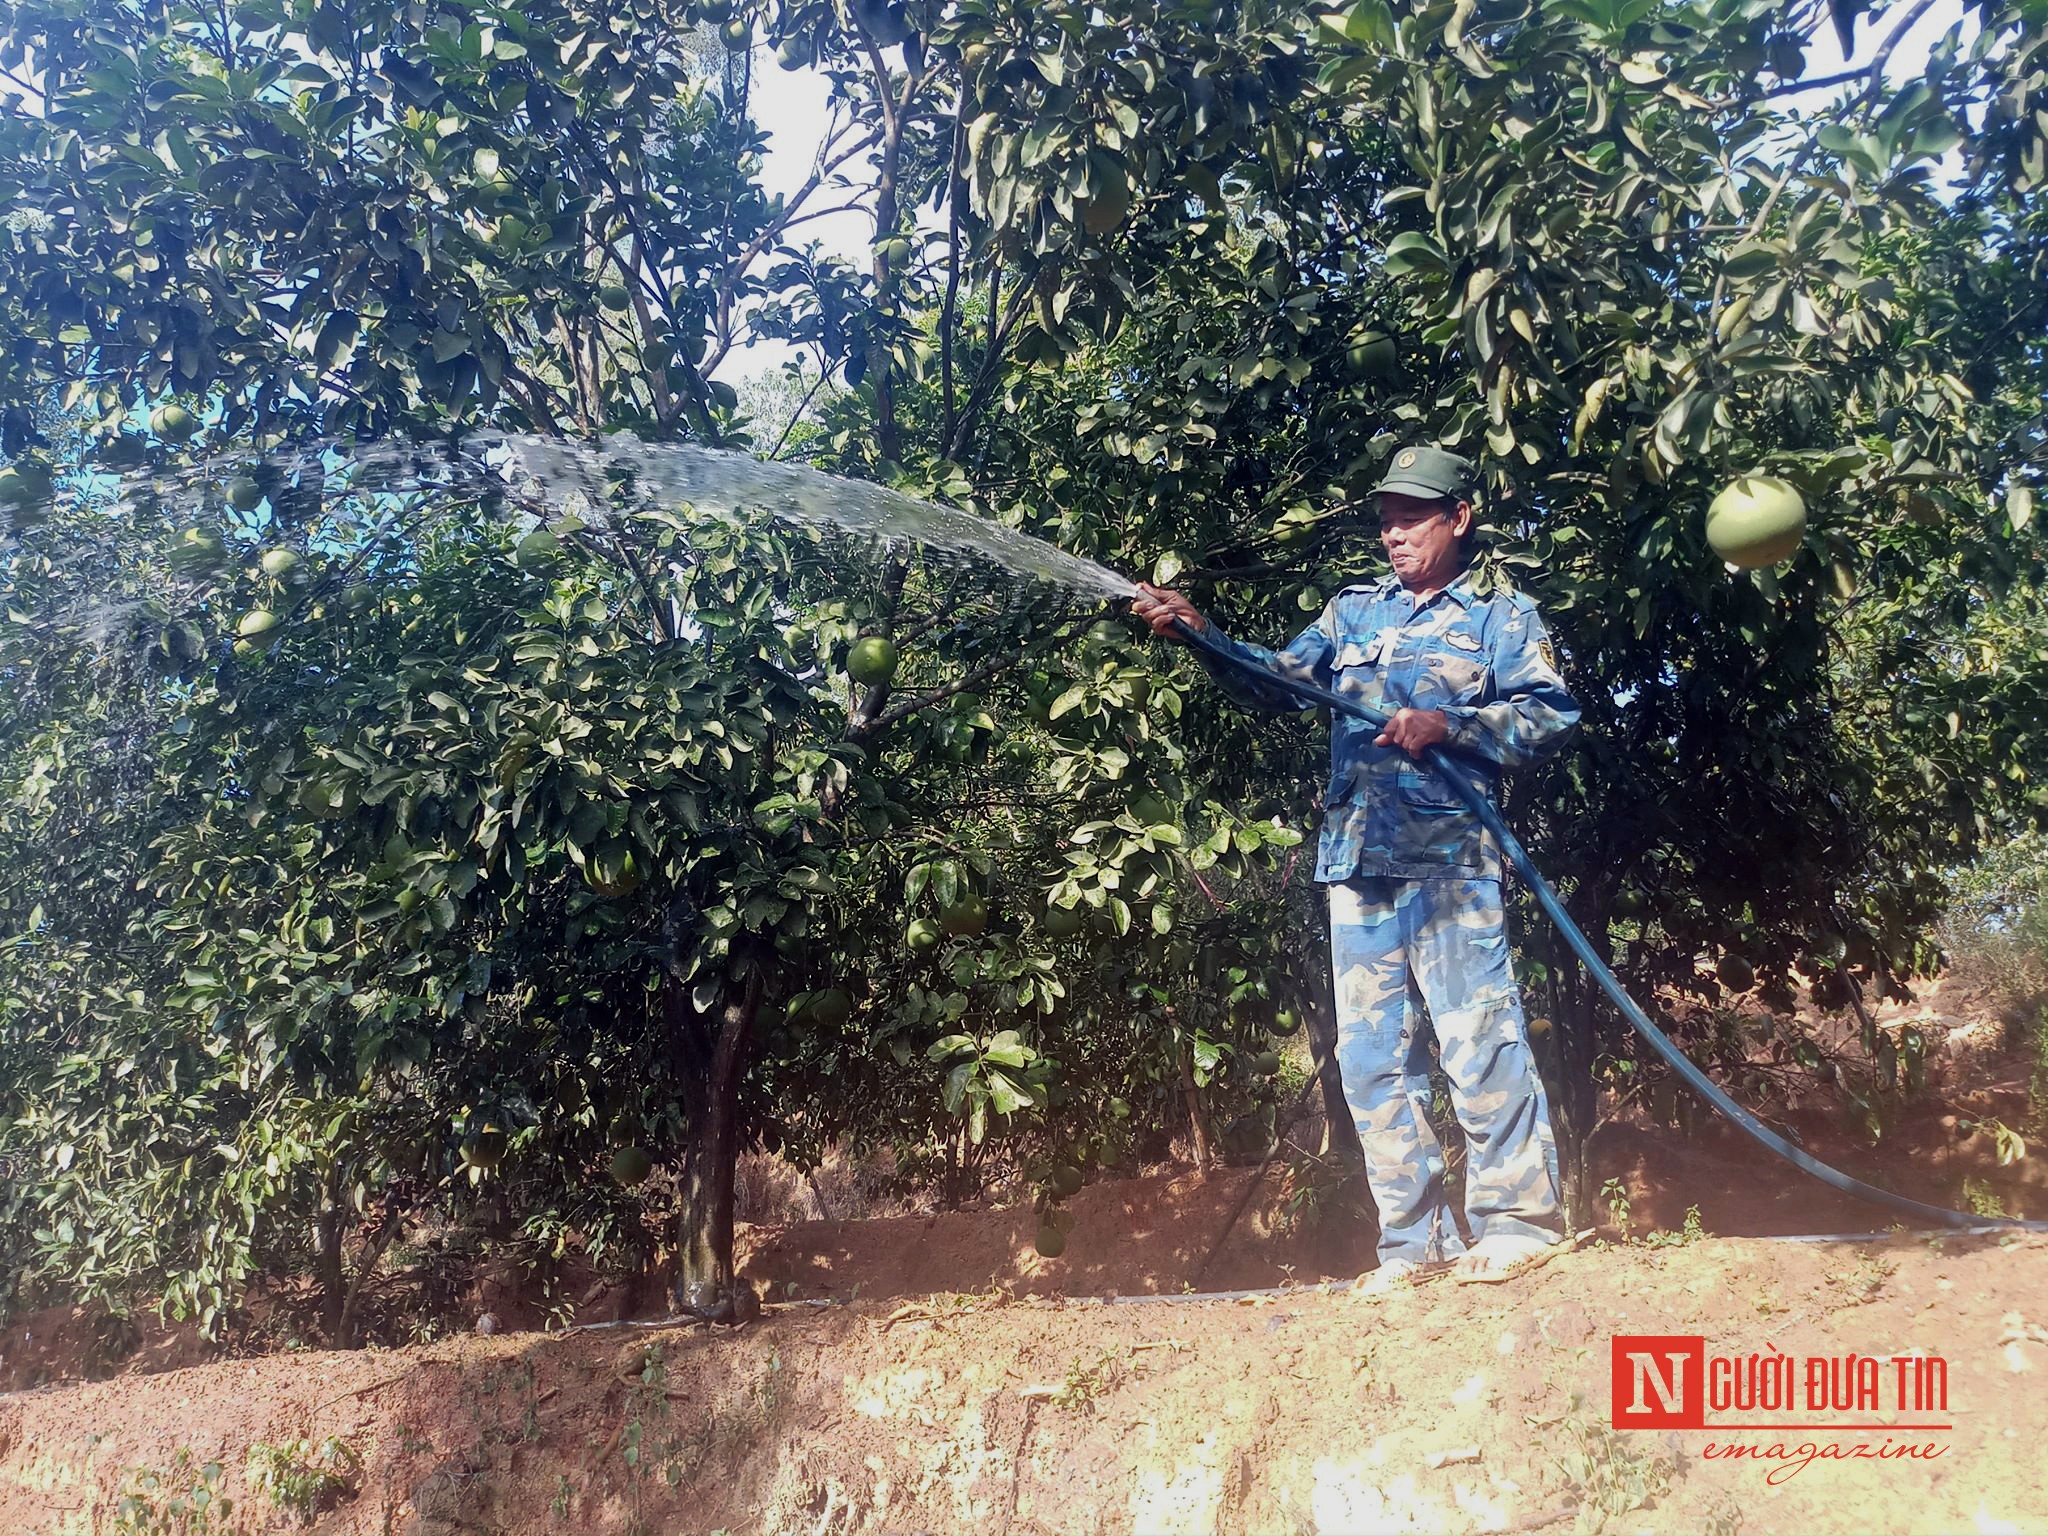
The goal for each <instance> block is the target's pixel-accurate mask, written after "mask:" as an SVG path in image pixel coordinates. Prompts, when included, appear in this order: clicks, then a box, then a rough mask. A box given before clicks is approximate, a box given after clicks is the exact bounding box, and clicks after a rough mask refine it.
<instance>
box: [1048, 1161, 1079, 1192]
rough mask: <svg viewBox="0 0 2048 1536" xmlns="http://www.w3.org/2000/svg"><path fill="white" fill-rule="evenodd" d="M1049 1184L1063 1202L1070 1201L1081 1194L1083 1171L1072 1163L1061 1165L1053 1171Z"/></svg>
mask: <svg viewBox="0 0 2048 1536" xmlns="http://www.w3.org/2000/svg"><path fill="white" fill-rule="evenodd" d="M1047 1182H1049V1183H1050V1184H1051V1186H1052V1192H1053V1193H1054V1194H1056V1195H1058V1196H1059V1197H1060V1198H1061V1199H1062V1200H1066V1199H1069V1198H1071V1197H1072V1196H1074V1195H1077V1194H1079V1193H1080V1192H1081V1170H1080V1169H1078V1168H1076V1167H1075V1166H1074V1165H1073V1164H1072V1163H1061V1164H1060V1165H1059V1166H1058V1167H1056V1168H1054V1169H1053V1171H1052V1177H1051V1179H1050V1180H1048V1181H1047Z"/></svg>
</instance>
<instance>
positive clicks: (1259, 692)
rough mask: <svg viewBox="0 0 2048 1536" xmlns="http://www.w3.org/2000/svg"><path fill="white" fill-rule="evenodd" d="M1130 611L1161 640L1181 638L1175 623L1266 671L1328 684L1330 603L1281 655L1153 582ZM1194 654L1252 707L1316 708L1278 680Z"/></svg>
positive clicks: (1332, 642) (1141, 587) (1332, 641)
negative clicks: (1228, 630)
mask: <svg viewBox="0 0 2048 1536" xmlns="http://www.w3.org/2000/svg"><path fill="white" fill-rule="evenodd" d="M1131 607H1132V610H1133V611H1134V612H1135V613H1136V614H1137V615H1138V617H1139V618H1141V619H1143V620H1145V622H1146V623H1148V624H1150V625H1151V626H1152V633H1153V634H1155V635H1158V636H1159V637H1160V638H1161V639H1165V640H1179V639H1180V638H1181V637H1180V635H1179V634H1178V633H1176V631H1175V629H1174V624H1175V622H1176V621H1178V622H1180V623H1182V624H1185V625H1186V626H1187V627H1188V628H1189V629H1192V630H1194V631H1195V632H1196V633H1197V634H1199V635H1202V636H1203V637H1204V638H1206V639H1208V640H1211V641H1213V642H1214V643H1215V644H1217V645H1218V646H1220V647H1222V648H1223V649H1224V650H1226V651H1229V652H1231V653H1232V654H1233V655H1237V656H1242V657H1243V658H1244V659H1245V660H1247V661H1250V662H1253V663H1255V664H1256V665H1257V666H1258V667H1260V668H1261V669H1262V670H1264V671H1268V672H1277V673H1278V674H1279V675H1280V676H1281V677H1287V678H1296V679H1299V680H1300V681H1301V682H1304V683H1308V684H1310V685H1312V686H1314V687H1317V688H1328V687H1329V686H1330V659H1331V657H1332V656H1334V655H1335V654H1336V650H1337V643H1336V636H1335V633H1334V629H1333V625H1332V614H1331V607H1330V605H1325V606H1324V608H1323V611H1322V613H1321V615H1320V616H1319V617H1318V618H1317V619H1316V621H1315V623H1313V624H1311V625H1309V627H1308V628H1307V629H1304V630H1303V631H1302V632H1301V633H1300V634H1298V635H1296V636H1295V637H1294V638H1293V639H1292V640H1290V641H1289V642H1288V643H1287V645H1286V647H1285V648H1284V649H1282V650H1278V651H1272V650H1268V649H1267V648H1266V647H1265V646H1263V645H1250V644H1247V643H1246V642H1244V641H1242V640H1233V639H1231V638H1230V637H1229V636H1228V635H1226V634H1224V633H1223V631H1222V630H1220V629H1218V628H1217V627H1216V626H1215V625H1213V624H1211V623H1210V622H1209V620H1208V619H1207V618H1206V617H1204V616H1203V614H1202V613H1201V611H1200V610H1199V609H1197V608H1196V607H1195V606H1194V604H1192V603H1190V602H1189V601H1188V600H1187V599H1186V598H1185V597H1182V596H1181V595H1180V594H1179V593H1178V592H1174V591H1170V590H1169V589H1167V588H1165V587H1155V586H1153V585H1152V584H1151V583H1149V582H1143V581H1141V582H1139V583H1138V596H1137V597H1135V598H1133V599H1132V600H1131ZM1183 643H1184V642H1183ZM1195 654H1196V655H1198V656H1200V657H1201V659H1202V665H1203V666H1205V667H1207V668H1208V669H1209V673H1210V675H1211V676H1212V677H1214V678H1215V679H1216V682H1217V685H1218V686H1219V687H1221V688H1222V689H1223V691H1224V692H1225V693H1227V694H1229V695H1230V696H1231V697H1232V698H1234V699H1236V700H1237V701H1238V702H1239V703H1240V704H1243V705H1245V706H1246V707H1248V708H1251V709H1260V710H1267V711H1270V712H1273V713H1285V712H1287V711H1289V710H1297V709H1307V708H1312V707H1313V706H1314V705H1315V702H1316V701H1315V700H1313V699H1304V698H1302V697H1300V696H1299V695H1298V694H1295V693H1292V692H1290V691H1289V690H1288V689H1287V688H1285V687H1284V686H1282V685H1281V684H1280V683H1279V682H1277V681H1275V682H1266V681H1264V680H1263V679H1261V678H1259V677H1257V676H1255V675H1253V674H1252V673H1250V672H1248V671H1246V670H1245V669H1244V668H1242V667H1233V666H1229V665H1226V664H1224V663H1222V662H1219V661H1217V660H1216V659H1215V658H1214V657H1212V656H1211V655H1210V654H1209V653H1208V652H1207V651H1204V650H1200V649H1197V650H1196V652H1195Z"/></svg>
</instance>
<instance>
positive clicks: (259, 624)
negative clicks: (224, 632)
mask: <svg viewBox="0 0 2048 1536" xmlns="http://www.w3.org/2000/svg"><path fill="white" fill-rule="evenodd" d="M275 628H277V615H276V614H274V613H272V612H271V611H270V610H269V609H268V608H251V609H250V610H249V611H248V612H247V613H245V614H243V615H242V622H241V623H239V624H237V625H236V626H235V633H236V634H237V635H239V636H241V637H242V639H244V640H254V639H255V638H256V637H257V636H258V635H267V634H269V633H270V632H271V631H272V630H273V629H275Z"/></svg>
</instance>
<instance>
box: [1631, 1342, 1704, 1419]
mask: <svg viewBox="0 0 2048 1536" xmlns="http://www.w3.org/2000/svg"><path fill="white" fill-rule="evenodd" d="M1612 1359H1613V1374H1612V1376H1611V1378H1610V1381H1611V1386H1612V1396H1613V1415H1614V1427H1615V1428H1616V1429H1703V1428H1705V1427H1706V1422H1707V1341H1706V1340H1705V1339H1704V1338H1703V1337H1702V1336H1700V1335H1699V1334H1696V1333H1618V1334H1616V1335H1615V1336H1614V1353H1613V1357H1612Z"/></svg>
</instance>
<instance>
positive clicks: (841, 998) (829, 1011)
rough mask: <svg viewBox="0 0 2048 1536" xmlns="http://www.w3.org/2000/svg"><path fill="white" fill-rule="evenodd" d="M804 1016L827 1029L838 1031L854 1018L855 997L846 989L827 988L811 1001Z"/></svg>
mask: <svg viewBox="0 0 2048 1536" xmlns="http://www.w3.org/2000/svg"><path fill="white" fill-rule="evenodd" d="M804 1016H805V1017H806V1018H808V1019H810V1020H811V1022H812V1023H814V1024H822V1025H823V1026H824V1027H825V1028H827V1029H838V1028H840V1027H841V1026H842V1025H844V1024H845V1023H846V1021H847V1020H848V1019H850V1018H852V1017H853V995H852V994H851V993H849V992H848V991H847V990H846V989H845V988H844V987H827V988H826V989H825V990H824V991H823V992H820V993H818V994H817V995H816V996H814V997H813V998H812V999H811V1001H810V1003H809V1004H808V1005H807V1006H806V1007H805V1009H804Z"/></svg>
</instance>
